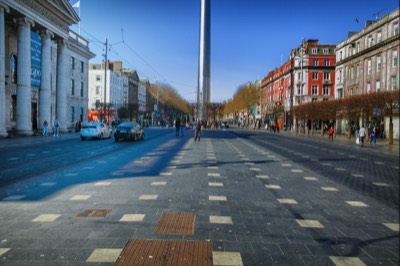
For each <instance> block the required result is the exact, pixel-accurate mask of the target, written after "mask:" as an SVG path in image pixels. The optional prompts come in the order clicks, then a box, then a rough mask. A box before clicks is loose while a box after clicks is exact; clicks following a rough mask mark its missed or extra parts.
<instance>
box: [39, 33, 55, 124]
mask: <svg viewBox="0 0 400 266" xmlns="http://www.w3.org/2000/svg"><path fill="white" fill-rule="evenodd" d="M41 37H42V66H41V67H42V77H41V81H40V84H41V88H40V92H39V125H38V126H39V128H43V122H44V121H45V120H46V121H47V122H48V123H49V124H50V123H51V84H50V82H51V81H50V74H51V73H50V71H51V57H50V53H51V39H50V38H51V37H54V35H53V33H52V32H50V31H48V30H46V31H43V32H42V33H41ZM51 126H52V125H50V127H51Z"/></svg>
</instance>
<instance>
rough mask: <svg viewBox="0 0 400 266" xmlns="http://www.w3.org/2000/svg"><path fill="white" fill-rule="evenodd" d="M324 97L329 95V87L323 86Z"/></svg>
mask: <svg viewBox="0 0 400 266" xmlns="http://www.w3.org/2000/svg"><path fill="white" fill-rule="evenodd" d="M324 95H330V93H329V86H324Z"/></svg>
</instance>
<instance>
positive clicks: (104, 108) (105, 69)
mask: <svg viewBox="0 0 400 266" xmlns="http://www.w3.org/2000/svg"><path fill="white" fill-rule="evenodd" d="M107 44H108V43H107V38H106V43H105V45H106V52H105V54H104V106H103V114H104V120H106V97H107V50H108V47H107ZM107 123H108V121H107Z"/></svg>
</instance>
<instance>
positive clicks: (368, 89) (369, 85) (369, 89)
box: [367, 82, 371, 93]
mask: <svg viewBox="0 0 400 266" xmlns="http://www.w3.org/2000/svg"><path fill="white" fill-rule="evenodd" d="M370 92H371V83H369V82H368V83H367V93H370Z"/></svg>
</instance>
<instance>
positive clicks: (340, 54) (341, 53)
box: [339, 51, 343, 60]
mask: <svg viewBox="0 0 400 266" xmlns="http://www.w3.org/2000/svg"><path fill="white" fill-rule="evenodd" d="M342 57H343V52H342V51H340V52H339V60H342Z"/></svg>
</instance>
